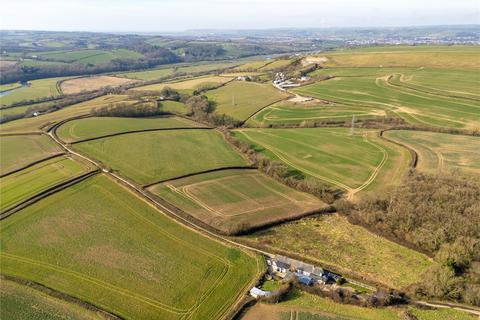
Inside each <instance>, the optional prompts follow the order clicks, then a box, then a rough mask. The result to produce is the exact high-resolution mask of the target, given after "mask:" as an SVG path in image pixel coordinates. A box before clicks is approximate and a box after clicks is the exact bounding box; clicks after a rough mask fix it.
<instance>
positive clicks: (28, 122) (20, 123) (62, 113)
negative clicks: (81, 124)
mask: <svg viewBox="0 0 480 320" xmlns="http://www.w3.org/2000/svg"><path fill="white" fill-rule="evenodd" d="M117 102H126V103H134V102H136V101H135V100H130V98H129V97H128V96H126V95H106V96H101V97H98V98H95V99H92V100H87V101H84V102H81V103H77V104H74V105H71V106H68V107H65V108H63V109H61V110H59V111H55V112H51V113H46V114H43V115H40V116H37V117H32V118H25V119H19V120H15V121H11V122H8V123H4V124H2V125H0V133H25V132H42V129H44V128H46V127H49V126H51V125H53V124H55V123H57V122H59V121H62V120H65V119H68V118H71V117H76V116H82V115H88V114H90V112H91V111H92V108H100V107H103V106H107V105H109V104H113V103H117ZM6 110H8V109H6Z"/></svg>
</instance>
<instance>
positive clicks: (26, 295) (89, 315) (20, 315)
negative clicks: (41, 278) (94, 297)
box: [0, 280, 104, 320]
mask: <svg viewBox="0 0 480 320" xmlns="http://www.w3.org/2000/svg"><path fill="white" fill-rule="evenodd" d="M0 289H1V290H0V300H1V301H2V307H1V308H0V318H2V319H9V320H66V319H69V320H93V319H96V320H102V319H104V318H103V317H101V316H99V315H98V314H96V313H95V312H93V311H89V310H88V309H85V308H82V307H80V306H77V305H74V304H72V303H69V302H66V301H63V300H60V299H57V298H54V297H52V296H49V295H47V294H45V293H43V292H40V291H38V290H36V289H33V288H30V287H28V286H25V285H20V284H17V283H15V282H12V281H9V280H2V281H1V282H0Z"/></svg>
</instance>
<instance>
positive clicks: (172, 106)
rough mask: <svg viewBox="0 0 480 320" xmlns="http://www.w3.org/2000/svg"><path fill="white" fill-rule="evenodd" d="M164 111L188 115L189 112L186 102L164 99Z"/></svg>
mask: <svg viewBox="0 0 480 320" xmlns="http://www.w3.org/2000/svg"><path fill="white" fill-rule="evenodd" d="M162 111H165V112H169V113H173V114H180V115H186V114H188V112H189V110H188V108H187V106H186V105H185V104H184V103H181V102H177V101H162Z"/></svg>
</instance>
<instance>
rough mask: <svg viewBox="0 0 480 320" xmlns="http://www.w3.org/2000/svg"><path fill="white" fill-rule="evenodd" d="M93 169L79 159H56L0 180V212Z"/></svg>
mask: <svg viewBox="0 0 480 320" xmlns="http://www.w3.org/2000/svg"><path fill="white" fill-rule="evenodd" d="M92 169H93V168H92V167H91V166H89V165H87V164H85V163H84V162H82V161H80V160H79V159H73V158H70V157H56V158H53V159H50V160H47V161H44V162H41V163H39V164H36V165H34V166H32V167H30V168H27V169H24V170H22V171H19V172H16V173H13V174H11V175H8V176H6V177H3V178H0V184H1V185H2V188H0V198H1V199H2V201H1V203H0V211H4V210H6V209H8V208H10V207H12V206H14V205H17V204H19V203H20V202H22V201H24V200H26V199H28V198H30V197H32V196H34V195H36V194H38V193H40V192H42V191H44V190H46V189H48V188H50V187H53V186H55V185H58V184H60V183H62V182H65V181H67V180H70V179H72V178H74V177H76V176H79V175H81V174H82V173H86V172H87V171H89V170H92Z"/></svg>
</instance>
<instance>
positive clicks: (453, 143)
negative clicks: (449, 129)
mask: <svg viewBox="0 0 480 320" xmlns="http://www.w3.org/2000/svg"><path fill="white" fill-rule="evenodd" d="M384 135H385V137H387V138H389V139H391V140H394V141H396V142H399V143H402V144H404V145H407V146H409V147H410V148H412V149H413V150H415V151H416V152H417V154H418V164H417V168H418V170H420V171H424V172H430V173H438V172H441V171H442V170H447V171H449V170H460V171H463V172H464V173H469V174H474V175H477V174H480V137H474V136H463V135H453V134H446V133H437V132H424V131H407V130H395V131H386V132H385V133H384Z"/></svg>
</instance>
